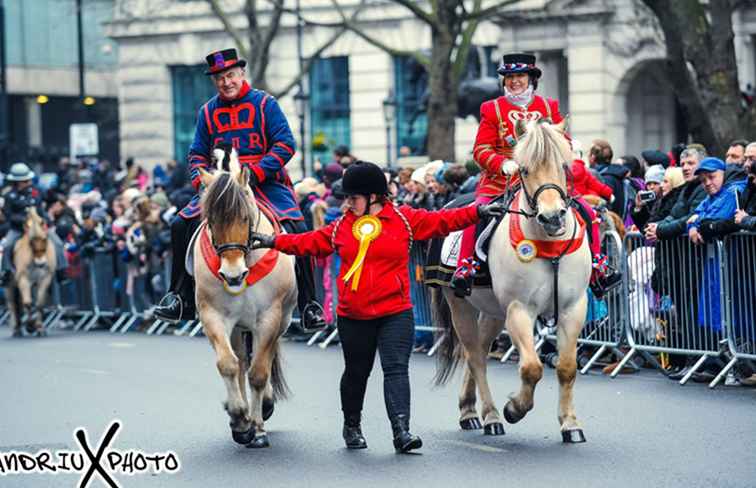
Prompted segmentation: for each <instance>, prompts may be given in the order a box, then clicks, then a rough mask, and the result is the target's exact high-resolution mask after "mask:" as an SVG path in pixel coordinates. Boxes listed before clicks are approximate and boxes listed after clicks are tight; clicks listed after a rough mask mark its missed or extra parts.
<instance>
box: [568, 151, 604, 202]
mask: <svg viewBox="0 0 756 488" xmlns="http://www.w3.org/2000/svg"><path fill="white" fill-rule="evenodd" d="M572 177H573V179H574V193H577V194H578V195H596V196H599V197H601V198H603V199H604V200H606V201H607V202H608V201H609V199H610V198H612V187H611V186H609V185H605V184H604V183H601V182H600V181H599V180H598V178H596V177H595V176H593V173H591V172H590V171H589V170H588V169H587V168H586V167H585V163H584V162H583V161H581V160H579V159H576V160H574V161H573V162H572Z"/></svg>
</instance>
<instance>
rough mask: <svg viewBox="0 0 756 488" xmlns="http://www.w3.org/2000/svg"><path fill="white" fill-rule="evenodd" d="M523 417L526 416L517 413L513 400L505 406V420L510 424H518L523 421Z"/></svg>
mask: <svg viewBox="0 0 756 488" xmlns="http://www.w3.org/2000/svg"><path fill="white" fill-rule="evenodd" d="M523 417H525V414H524V413H520V412H518V411H517V409H516V408H515V406H514V403H512V400H510V401H508V402H507V404H506V405H504V419H505V420H506V421H507V422H509V423H510V424H516V423H517V422H519V421H520V420H522V418H523Z"/></svg>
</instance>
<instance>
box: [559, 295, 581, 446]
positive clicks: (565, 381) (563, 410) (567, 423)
mask: <svg viewBox="0 0 756 488" xmlns="http://www.w3.org/2000/svg"><path fill="white" fill-rule="evenodd" d="M587 304H588V298H587V296H586V295H583V297H582V298H581V300H580V301H579V302H578V303H577V304H576V305H575V306H574V307H573V308H572V309H571V310H570V311H568V312H567V313H565V314H564V315H563V316H562V322H561V323H560V326H559V327H558V328H557V349H558V350H559V362H558V363H557V368H556V370H557V378H559V427H560V430H561V431H562V440H563V441H564V442H568V443H576V442H585V436H584V435H583V430H582V429H581V428H580V425H579V424H578V421H577V418H576V416H575V407H574V405H573V402H572V390H573V387H574V386H575V376H576V375H575V372H576V370H577V361H576V358H575V354H576V348H577V338H578V335H580V331H581V330H582V329H583V318H584V317H585V312H586V307H587Z"/></svg>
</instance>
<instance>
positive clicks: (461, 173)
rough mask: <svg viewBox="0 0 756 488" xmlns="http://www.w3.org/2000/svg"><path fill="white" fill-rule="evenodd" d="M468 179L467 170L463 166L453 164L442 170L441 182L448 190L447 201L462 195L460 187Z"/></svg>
mask: <svg viewBox="0 0 756 488" xmlns="http://www.w3.org/2000/svg"><path fill="white" fill-rule="evenodd" d="M469 177H470V174H469V173H468V172H467V169H466V168H465V166H464V165H463V164H459V163H454V164H451V165H449V166H448V167H447V168H446V169H444V173H443V180H444V184H445V185H446V186H447V187H448V188H449V194H450V197H449V199H450V200H449V201H451V200H454V199H455V198H457V197H459V196H460V194H461V193H462V185H464V184H465V182H466V181H467V180H468V178H469Z"/></svg>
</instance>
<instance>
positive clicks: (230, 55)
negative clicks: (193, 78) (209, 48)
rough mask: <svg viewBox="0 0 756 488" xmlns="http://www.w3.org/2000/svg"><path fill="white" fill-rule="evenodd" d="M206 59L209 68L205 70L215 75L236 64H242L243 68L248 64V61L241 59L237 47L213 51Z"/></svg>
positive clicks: (206, 72)
mask: <svg viewBox="0 0 756 488" xmlns="http://www.w3.org/2000/svg"><path fill="white" fill-rule="evenodd" d="M205 60H206V61H207V66H208V70H207V71H205V74H206V75H214V74H216V73H220V72H221V71H226V70H227V69H231V68H233V67H235V66H241V67H242V68H243V67H245V66H247V62H246V61H244V60H243V59H239V56H238V55H237V54H236V49H233V48H232V49H223V50H222V51H215V52H212V53H210V54H208V55H207V56H206V57H205Z"/></svg>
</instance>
